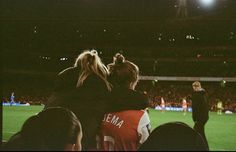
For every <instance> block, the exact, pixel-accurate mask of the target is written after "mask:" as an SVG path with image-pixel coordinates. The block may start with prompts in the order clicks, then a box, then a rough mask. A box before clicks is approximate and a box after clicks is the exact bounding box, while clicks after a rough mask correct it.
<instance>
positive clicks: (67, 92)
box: [46, 50, 111, 150]
mask: <svg viewBox="0 0 236 152" xmlns="http://www.w3.org/2000/svg"><path fill="white" fill-rule="evenodd" d="M107 76H108V70H107V68H106V66H105V65H104V64H103V63H102V61H101V59H100V58H99V56H98V54H97V51H95V50H92V51H84V52H83V53H81V54H80V55H79V56H78V57H77V59H76V61H75V63H74V66H73V67H69V68H67V69H65V70H63V71H62V72H60V73H59V74H58V77H57V80H56V87H55V91H54V93H53V95H52V96H51V98H50V100H49V104H48V105H47V106H46V107H53V106H61V107H66V108H68V109H70V110H72V111H73V112H74V113H75V114H76V115H77V117H78V118H79V119H80V121H81V124H82V127H83V128H84V129H83V139H82V146H83V150H93V149H95V148H96V139H95V138H96V137H95V135H96V132H97V130H98V127H99V124H100V122H101V121H102V117H103V114H104V113H105V108H106V105H107V103H106V101H107V96H108V94H109V91H110V89H111V87H110V84H109V82H108V81H107Z"/></svg>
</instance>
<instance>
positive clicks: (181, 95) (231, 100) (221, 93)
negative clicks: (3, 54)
mask: <svg viewBox="0 0 236 152" xmlns="http://www.w3.org/2000/svg"><path fill="white" fill-rule="evenodd" d="M203 88H204V89H205V90H206V92H207V95H208V98H209V108H210V110H211V111H216V110H217V107H216V105H217V103H218V102H219V101H221V102H222V103H223V108H224V109H223V111H227V110H230V111H233V112H236V87H235V85H234V84H231V85H228V86H227V85H226V86H221V85H220V84H219V83H205V84H204V83H203ZM51 90H52V88H48V89H47V91H45V89H38V88H30V89H27V88H24V89H23V88H20V89H15V91H14V92H15V101H17V102H20V103H29V104H30V105H41V104H45V103H46V102H47V101H48V98H49V97H50V93H51ZM137 90H139V91H142V92H145V93H147V95H148V97H149V99H150V107H153V108H154V107H156V106H158V105H160V104H161V98H163V99H164V101H165V105H166V106H171V107H182V101H183V99H186V101H187V105H188V107H191V93H192V86H191V83H190V82H189V83H186V82H185V83H177V82H154V83H153V82H152V81H140V82H139V83H138V86H137ZM10 95H11V90H10V89H9V90H8V92H7V90H5V94H4V97H3V99H2V101H3V102H8V101H10V99H9V98H10Z"/></svg>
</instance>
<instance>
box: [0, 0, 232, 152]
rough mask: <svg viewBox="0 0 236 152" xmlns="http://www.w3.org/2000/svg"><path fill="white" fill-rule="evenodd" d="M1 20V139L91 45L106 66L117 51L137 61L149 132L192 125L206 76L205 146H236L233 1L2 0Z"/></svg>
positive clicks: (6, 137) (36, 110)
mask: <svg viewBox="0 0 236 152" xmlns="http://www.w3.org/2000/svg"><path fill="white" fill-rule="evenodd" d="M0 20H1V41H2V42H3V43H2V46H1V62H2V63H1V66H2V68H1V70H2V72H1V86H2V87H1V94H2V95H1V101H2V104H1V105H2V106H1V109H2V110H1V114H2V122H1V124H2V128H1V129H2V143H3V144H4V143H6V142H7V141H8V140H9V139H10V137H12V136H13V135H14V134H15V133H17V132H18V131H20V130H21V127H22V125H23V123H24V122H25V121H26V120H27V119H28V118H29V117H31V116H33V115H35V114H37V113H39V112H40V111H42V110H43V109H44V106H45V105H46V104H47V103H48V101H49V99H50V96H51V95H52V92H53V90H54V87H55V80H56V77H57V75H58V73H59V72H61V71H62V70H64V69H66V68H68V67H70V66H73V65H74V63H75V60H76V58H77V56H78V55H79V54H81V53H82V52H83V51H84V50H93V49H95V50H97V53H98V55H99V57H100V58H101V60H102V62H103V63H104V64H105V65H108V64H109V63H112V62H113V56H114V55H115V54H116V53H121V54H123V55H124V56H125V58H126V59H128V60H129V61H131V62H133V63H135V64H136V65H137V66H138V67H139V81H138V83H137V86H136V88H135V89H136V90H137V91H139V92H143V93H145V94H146V95H147V97H148V99H149V106H148V109H149V110H148V111H149V117H150V121H151V128H152V129H151V130H154V129H155V128H157V127H158V126H160V125H162V124H165V123H168V122H173V121H180V122H184V123H186V124H188V125H189V126H190V127H193V126H194V121H193V120H192V92H193V88H192V83H193V82H195V81H199V82H201V85H202V87H203V88H204V89H205V90H206V93H207V96H208V101H209V103H208V104H209V120H208V122H207V123H206V125H205V134H206V138H207V140H208V144H209V150H210V151H215V150H217V151H218V150H219V151H235V150H236V148H235V145H236V128H235V126H236V115H235V113H236V68H235V67H236V37H235V35H236V1H235V0H188V1H187V0H165V1H164V0H149V1H145V0H138V1H135V0H120V1H109V0H97V1H92V0H69V1H67V0H53V1H50V2H49V1H48V2H43V1H34V2H32V1H30V0H24V1H15V2H14V3H12V2H11V1H8V0H3V1H2V5H1V17H0ZM94 85H95V84H94ZM92 93H94V92H91V94H92ZM89 94H90V93H89ZM183 100H185V101H186V104H187V107H188V109H187V111H186V113H184V112H183V108H182V102H183ZM162 102H164V103H165V109H164V110H163V109H162V106H161V105H162ZM219 103H221V104H222V105H221V108H220V109H221V111H218V110H219V107H218V104H219ZM93 108H94V107H92V105H91V109H93ZM91 111H92V110H91ZM89 112H90V111H89Z"/></svg>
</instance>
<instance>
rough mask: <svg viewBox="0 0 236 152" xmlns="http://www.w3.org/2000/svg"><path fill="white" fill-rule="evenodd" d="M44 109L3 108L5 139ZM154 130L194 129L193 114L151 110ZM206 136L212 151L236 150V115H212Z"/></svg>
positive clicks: (30, 107)
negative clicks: (179, 125)
mask: <svg viewBox="0 0 236 152" xmlns="http://www.w3.org/2000/svg"><path fill="white" fill-rule="evenodd" d="M42 109H43V107H42V106H29V107H14V106H13V107H8V106H4V107H3V139H4V140H8V139H9V138H10V137H11V136H12V135H13V134H14V133H15V132H17V131H19V130H20V128H21V126H22V124H23V122H24V121H25V120H26V119H27V118H29V117H30V116H32V115H34V114H36V113H38V112H39V111H41V110H42ZM149 114H150V119H151V125H152V128H155V127H157V126H159V125H161V124H163V123H166V122H170V121H181V122H185V123H187V124H188V125H190V126H191V127H193V122H192V118H191V113H188V114H187V115H186V116H183V113H182V112H169V111H166V112H164V113H161V112H160V111H156V110H152V109H150V113H149ZM205 131H206V136H207V139H208V142H209V146H210V150H227V151H233V150H234V151H235V150H236V114H233V115H225V114H223V115H217V114H216V113H214V112H212V113H210V119H209V121H208V123H207V124H206V126H205Z"/></svg>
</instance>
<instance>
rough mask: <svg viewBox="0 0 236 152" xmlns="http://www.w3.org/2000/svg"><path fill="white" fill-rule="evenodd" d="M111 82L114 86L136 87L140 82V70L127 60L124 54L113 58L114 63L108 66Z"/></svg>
mask: <svg viewBox="0 0 236 152" xmlns="http://www.w3.org/2000/svg"><path fill="white" fill-rule="evenodd" d="M108 70H109V72H110V76H109V80H110V82H111V83H112V85H113V86H125V87H130V86H131V87H134V86H135V85H136V83H137V81H138V75H139V68H138V66H137V65H135V64H134V63H132V62H130V61H128V60H126V59H125V58H124V56H123V55H122V54H119V53H117V54H116V55H115V56H114V57H113V63H111V64H109V65H108Z"/></svg>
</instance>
